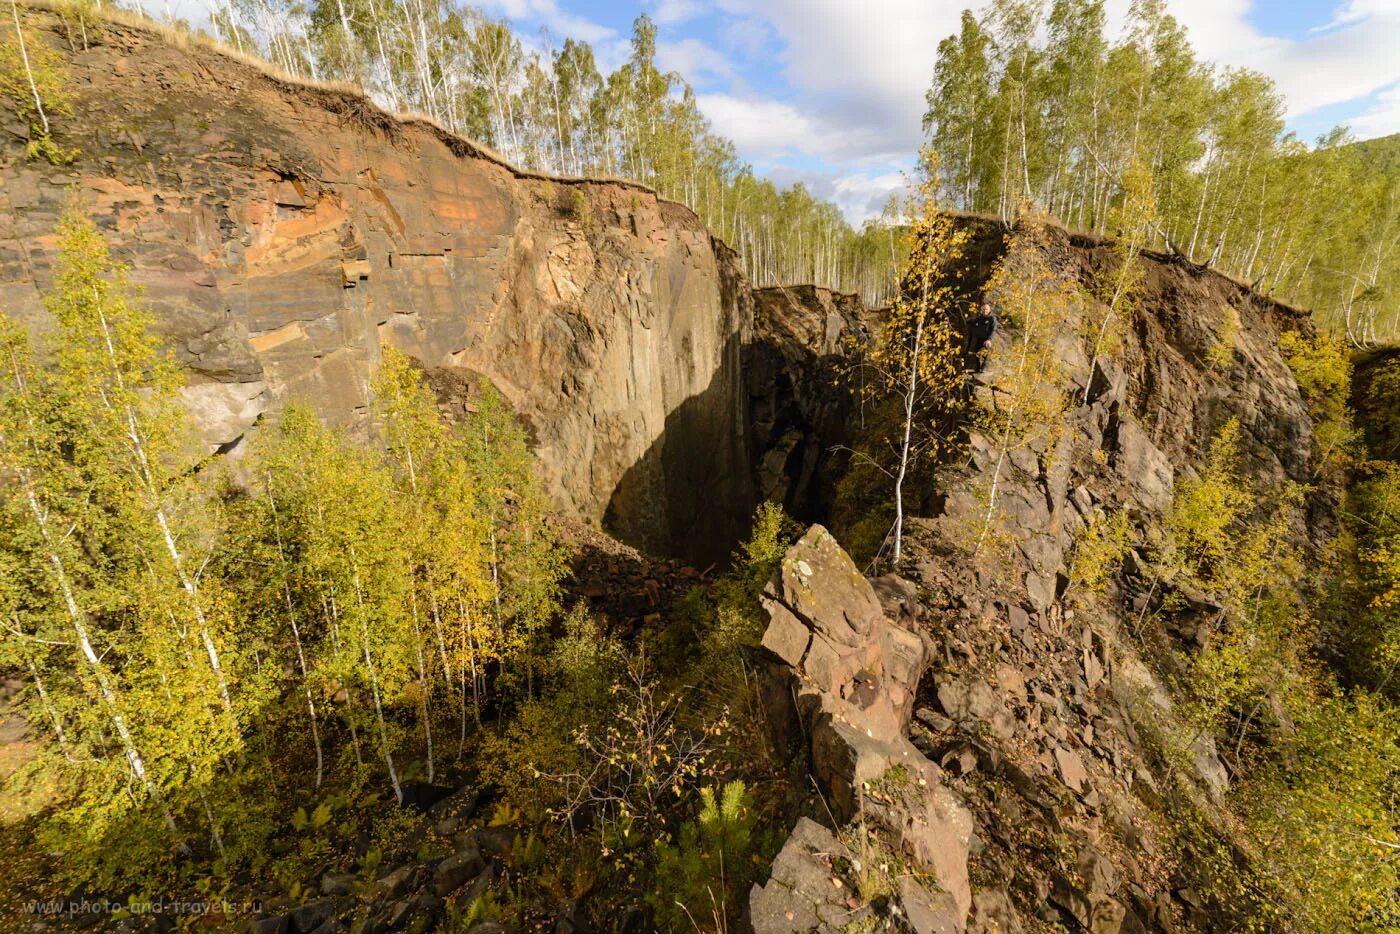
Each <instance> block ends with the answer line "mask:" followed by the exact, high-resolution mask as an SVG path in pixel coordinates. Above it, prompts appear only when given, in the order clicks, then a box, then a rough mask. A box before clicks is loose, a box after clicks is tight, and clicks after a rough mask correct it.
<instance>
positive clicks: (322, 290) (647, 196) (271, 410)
mask: <svg viewBox="0 0 1400 934" xmlns="http://www.w3.org/2000/svg"><path fill="white" fill-rule="evenodd" d="M24 15H25V17H26V19H28V20H29V22H30V23H31V24H32V25H33V26H35V27H36V28H37V35H38V36H39V37H40V38H41V40H42V41H44V42H47V43H48V44H49V45H51V46H53V47H55V48H57V49H59V50H60V51H61V52H62V59H63V62H64V65H65V67H66V68H67V70H68V73H69V81H68V88H69V90H70V91H71V92H72V95H73V114H72V116H69V117H65V118H63V119H62V120H60V121H57V123H56V126H57V132H58V134H59V137H60V140H61V142H62V144H63V145H64V146H66V147H75V148H76V149H77V151H78V156H77V159H76V161H75V162H74V163H73V164H72V165H69V166H64V167H54V166H51V165H49V164H47V163H45V162H35V161H30V160H27V159H26V158H25V155H24V142H23V140H22V139H20V138H18V137H16V136H14V135H11V134H0V137H3V138H2V139H0V307H3V308H4V309H5V310H6V311H7V313H10V314H14V315H18V316H20V317H21V318H27V319H29V320H37V318H38V315H37V309H38V304H39V293H40V292H41V291H42V290H43V289H45V288H46V287H48V285H49V283H50V281H51V270H52V264H53V260H54V255H55V246H56V244H55V239H54V229H55V224H56V221H57V219H58V217H59V215H60V213H61V212H62V211H63V209H64V206H65V205H66V204H67V203H68V201H69V200H70V199H73V198H76V199H77V200H78V201H79V202H80V203H82V204H83V205H84V206H85V207H86V209H87V210H88V211H89V212H90V213H91V214H92V216H93V217H94V218H95V219H96V220H97V222H98V224H99V225H100V226H101V228H102V229H103V232H104V233H105V234H106V236H107V237H108V240H109V242H110V243H111V246H112V248H113V251H114V253H115V254H116V256H117V257H118V258H119V259H120V260H121V261H123V262H125V263H128V264H130V266H131V267H132V278H133V280H134V281H135V282H136V283H137V284H139V285H140V286H141V287H142V288H143V289H144V290H145V294H146V299H147V301H148V302H149V304H150V306H151V308H152V309H153V310H154V312H155V314H156V317H157V319H158V324H159V327H160V330H161V331H162V332H163V334H164V335H165V336H166V337H168V338H169V339H170V341H171V342H172V344H173V345H174V347H175V350H176V353H177V354H178V356H179V358H180V360H181V362H182V363H183V364H184V365H185V366H186V367H187V368H188V370H189V373H190V385H189V388H188V390H187V395H188V397H189V400H190V406H191V409H192V410H193V411H194V412H195V413H196V416H197V418H198V422H199V425H200V427H201V429H202V430H203V432H204V435H205V440H206V442H207V443H208V445H209V447H210V449H211V450H214V449H224V450H228V449H232V448H234V447H236V445H237V444H238V442H239V440H240V439H241V438H243V437H244V436H245V435H246V433H247V432H248V431H249V430H250V428H251V427H252V426H253V425H254V424H255V423H256V422H257V420H258V419H259V418H260V417H261V416H263V415H267V414H275V412H276V411H277V409H278V408H279V407H280V406H281V405H283V404H284V403H286V402H287V401H289V400H293V399H300V400H305V401H308V402H310V403H312V404H313V405H315V407H316V408H317V409H318V410H319V411H320V412H321V413H322V414H323V415H325V416H327V417H328V418H331V419H333V420H335V421H338V422H342V423H349V424H362V423H363V421H364V419H365V416H366V414H367V406H368V403H369V398H368V385H367V384H368V379H369V376H370V373H371V371H372V368H373V366H374V364H375V361H376V360H377V359H378V357H379V354H380V351H381V348H382V347H384V346H386V345H393V346H396V347H399V348H402V349H403V350H405V351H406V352H408V353H409V354H411V355H412V356H413V357H415V358H417V359H418V360H419V361H421V362H422V364H423V365H424V366H425V367H428V368H430V369H431V368H440V367H451V368H456V369H460V370H463V371H465V372H469V373H472V374H480V375H484V376H486V377H489V378H490V379H491V380H492V381H493V382H494V383H495V384H496V386H497V387H498V388H500V390H501V391H502V392H503V393H504V395H505V396H506V398H507V399H508V400H509V401H510V403H511V404H512V406H514V408H515V409H516V411H517V412H518V413H519V414H520V416H521V417H522V418H523V419H524V420H525V421H526V422H527V423H528V425H529V427H530V429H531V432H532V435H533V439H534V442H535V447H536V450H537V452H538V454H539V457H540V463H541V466H542V469H543V471H544V475H545V480H546V483H547V485H548V488H549V490H550V491H551V493H552V494H553V496H554V499H555V500H556V502H557V504H558V506H559V507H560V509H561V510H562V511H564V512H565V513H567V514H570V515H574V516H577V517H580V518H583V519H586V520H590V521H594V522H598V521H600V520H602V519H604V517H605V516H606V518H607V520H608V524H609V525H610V527H611V528H612V529H613V530H614V531H615V532H616V533H617V534H619V535H620V536H621V537H622V538H624V539H625V540H627V541H628V542H630V543H632V544H635V545H638V546H642V547H645V548H648V549H650V550H653V551H657V552H662V553H678V554H684V555H687V556H689V557H693V558H697V559H698V558H706V557H713V556H714V555H717V554H723V553H725V552H727V549H728V547H729V545H730V543H731V542H732V541H733V540H734V538H735V537H736V535H737V533H738V532H739V531H740V528H739V525H736V524H735V523H736V522H737V523H739V524H740V525H742V524H743V523H744V522H745V521H746V518H747V513H748V512H749V510H750V509H751V508H752V503H753V494H752V489H751V479H750V469H749V456H748V452H747V449H746V444H747V438H746V436H745V433H744V430H743V423H744V420H743V417H742V413H743V411H744V406H745V404H746V394H747V391H748V390H747V388H746V386H745V384H744V382H743V379H742V374H741V363H742V349H743V347H744V345H745V344H746V343H747V342H748V337H749V330H750V327H751V321H752V300H751V298H750V295H749V288H748V285H747V283H746V281H745V280H744V277H743V275H742V273H741V271H740V268H739V265H738V263H737V261H736V259H735V256H734V254H733V252H732V251H730V250H729V249H728V248H727V247H725V246H724V245H723V244H722V243H720V242H719V241H717V240H715V239H714V238H713V237H712V236H711V235H710V233H709V232H708V231H707V230H706V229H705V228H704V226H703V225H702V224H701V223H700V221H699V220H698V218H697V217H696V216H695V215H694V214H693V213H692V212H691V211H689V210H688V209H686V208H684V207H681V206H680V205H677V204H673V203H669V202H666V201H663V200H661V199H659V198H657V196H656V195H655V194H654V193H653V192H651V191H649V190H647V189H645V188H642V187H640V186H637V185H631V184H625V183H620V182H592V181H564V180H553V179H548V178H544V177H541V176H537V175H531V174H528V173H523V172H519V171H516V170H514V169H512V168H510V167H509V166H507V165H505V164H504V163H502V162H501V161H499V160H498V159H496V158H495V157H493V156H492V155H490V154H489V153H487V152H485V151H483V150H481V149H479V148H478V147H476V146H474V145H473V144H471V143H468V142H466V141H464V140H462V139H459V138H456V137H453V136H450V135H448V134H446V133H444V132H442V131H441V130H439V129H437V128H436V127H434V126H432V125H430V124H428V123H425V122H422V121H416V120H411V119H405V120H399V119H395V118H392V117H389V116H387V115H385V114H383V113H382V112H380V111H379V110H378V109H377V108H375V107H374V106H373V105H372V104H370V103H369V102H368V101H366V100H365V99H364V98H362V97H360V96H359V95H358V94H354V93H351V92H347V91H343V90H339V89H332V88H321V87H309V86H305V85H301V84H296V83H291V82H287V81H283V80H280V79H278V78H275V77H273V76H271V75H269V74H267V73H264V72H261V71H259V70H257V69H256V68H255V67H252V66H250V65H248V64H246V63H243V62H239V61H235V60H233V59H231V58H228V57H226V56H224V55H222V54H220V53H218V52H215V51H213V50H212V49H210V48H208V47H206V46H203V45H201V44H199V43H196V42H190V43H183V44H178V45H177V44H174V43H171V42H169V41H168V40H166V39H165V38H163V37H161V36H160V35H158V34H157V33H155V32H153V31H150V30H147V29H144V28H139V27H135V26H128V25H120V24H117V23H113V22H102V23H100V24H95V25H93V26H92V27H91V28H89V29H88V30H87V41H86V44H85V45H83V44H79V45H78V47H77V48H76V49H75V48H72V47H70V45H69V38H68V35H67V34H66V33H65V32H64V31H63V30H62V29H61V28H60V27H58V25H57V23H58V20H57V18H56V17H54V16H53V15H52V14H50V13H46V12H43V11H38V10H32V11H26V12H25V13H24ZM717 497H722V498H723V499H724V500H725V501H727V502H732V503H734V504H735V505H736V508H735V509H733V510H729V509H725V510H717V509H714V508H712V504H713V502H714V501H715V499H716V498H717Z"/></svg>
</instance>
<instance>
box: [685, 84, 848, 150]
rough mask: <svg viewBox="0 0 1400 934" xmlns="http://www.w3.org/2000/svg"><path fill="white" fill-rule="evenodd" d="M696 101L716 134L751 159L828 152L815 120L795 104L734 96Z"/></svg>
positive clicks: (703, 96)
mask: <svg viewBox="0 0 1400 934" xmlns="http://www.w3.org/2000/svg"><path fill="white" fill-rule="evenodd" d="M695 101H696V103H697V104H698V105H699V107H700V112H701V113H703V114H704V115H705V116H706V117H708V118H709V119H710V123H711V124H712V125H713V126H714V129H715V132H717V133H719V134H720V135H721V136H725V137H728V138H729V139H731V140H733V141H734V145H735V146H736V147H738V149H739V151H740V152H741V153H743V154H744V155H745V156H747V157H749V158H751V159H770V158H775V157H778V156H782V155H784V154H787V153H789V152H792V151H797V152H801V153H820V152H823V151H825V150H826V149H827V146H826V145H825V141H824V140H823V134H822V132H821V130H820V128H819V127H818V126H817V123H816V121H815V120H814V119H813V117H812V116H811V115H810V114H808V113H804V112H803V111H801V110H798V109H797V108H796V107H793V106H792V105H791V104H785V103H783V102H782V101H777V100H772V99H770V98H742V97H735V96H733V95H730V94H699V95H696V98H695Z"/></svg>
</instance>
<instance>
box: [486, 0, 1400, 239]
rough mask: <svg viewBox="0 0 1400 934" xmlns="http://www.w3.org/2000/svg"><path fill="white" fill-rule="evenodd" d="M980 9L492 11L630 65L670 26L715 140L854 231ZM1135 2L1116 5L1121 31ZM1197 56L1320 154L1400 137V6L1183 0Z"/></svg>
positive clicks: (533, 2)
mask: <svg viewBox="0 0 1400 934" xmlns="http://www.w3.org/2000/svg"><path fill="white" fill-rule="evenodd" d="M967 5H968V3H967V2H966V0H633V2H628V3H608V2H605V0H485V6H486V8H487V9H488V11H490V12H492V13H494V14H496V15H503V16H506V17H508V18H509V19H510V20H511V21H512V22H513V23H514V24H515V25H516V27H517V28H518V29H519V30H520V31H521V32H522V33H523V34H526V35H537V34H539V31H540V30H541V29H545V30H548V31H549V33H550V34H551V35H554V36H556V37H562V36H564V35H575V36H579V37H580V38H586V39H588V40H589V41H590V42H592V43H594V45H595V47H596V49H597V52H598V55H599V59H600V61H601V63H602V64H604V65H608V66H613V65H616V64H617V63H619V62H621V61H622V60H623V59H624V58H625V57H626V54H627V49H626V43H627V38H628V35H629V33H630V29H631V22H632V20H633V19H634V18H635V17H636V16H637V15H638V14H639V13H642V12H646V13H648V14H649V15H651V17H652V18H653V19H654V20H655V21H656V22H657V25H658V30H659V32H658V43H659V58H660V60H661V64H662V65H663V67H667V68H671V69H674V70H676V71H678V72H680V73H681V74H683V75H684V76H685V77H686V78H687V79H688V80H689V81H690V83H691V85H692V86H693V87H694V88H695V90H696V92H697V94H698V95H699V101H700V106H701V108H702V110H703V111H704V112H705V114H706V115H707V116H708V117H709V118H710V120H711V122H712V123H713V124H714V126H715V129H716V130H718V131H719V132H720V133H722V134H723V135H725V136H728V137H730V138H731V139H733V140H734V141H735V142H736V144H737V145H738V148H739V152H740V154H741V155H742V156H743V157H744V158H746V159H748V160H749V161H750V162H752V163H753V164H754V165H755V167H756V168H758V170H759V171H760V172H762V173H764V174H766V175H768V176H770V177H773V178H774V179H775V180H778V181H782V182H791V181H795V180H798V179H801V180H803V181H805V182H807V183H808V184H809V185H810V186H811V187H812V188H813V189H814V190H815V191H816V192H817V193H818V194H820V195H822V196H824V197H828V198H832V199H834V200H836V201H837V202H838V203H839V204H840V205H841V206H842V208H843V209H844V210H845V211H846V214H847V216H848V217H849V218H850V219H851V220H853V221H857V222H858V221H860V220H862V219H863V218H865V217H868V216H870V215H871V214H872V213H874V212H875V211H877V210H878V207H879V205H880V204H881V203H882V202H883V201H884V200H885V198H886V197H887V195H888V193H889V192H890V191H891V190H893V189H895V188H897V187H899V186H900V185H901V184H902V175H901V173H902V172H904V171H905V170H906V169H907V167H908V166H909V163H910V158H909V157H910V154H911V153H912V152H913V151H914V150H915V149H916V148H917V146H918V144H919V140H920V125H919V124H920V118H921V117H922V113H923V106H924V104H923V94H924V90H925V89H926V88H927V86H928V81H929V77H930V75H931V73H932V68H933V60H934V54H935V49H936V47H937V44H938V41H939V40H940V39H942V38H943V37H944V36H945V35H948V34H949V33H950V32H952V31H953V30H954V29H955V28H956V26H957V19H958V16H959V14H960V13H961V11H962V9H963V7H964V6H967ZM1127 6H1128V0H1109V10H1110V28H1115V26H1116V24H1120V23H1121V22H1122V18H1123V16H1124V15H1125V14H1126V10H1127ZM1167 6H1168V8H1169V10H1170V11H1171V12H1172V13H1173V14H1174V15H1175V16H1176V17H1177V18H1178V19H1179V20H1180V21H1181V22H1183V23H1184V24H1185V25H1186V27H1187V29H1188V31H1189V33H1190V36H1191V39H1192V42H1193V44H1194V45H1195V46H1196V48H1197V50H1198V51H1199V52H1200V53H1201V54H1202V55H1204V56H1206V57H1208V58H1210V59H1213V60H1215V61H1217V62H1219V63H1221V64H1224V65H1239V66H1247V67H1251V68H1256V69H1259V70H1260V71H1263V72H1264V73H1266V74H1268V75H1270V76H1271V77H1272V78H1274V80H1275V81H1276V82H1277V84H1278V86H1279V88H1280V90H1281V91H1282V92H1283V94H1284V97H1285V100H1286V101H1287V104H1288V111H1289V112H1288V116H1289V127H1290V128H1291V129H1293V130H1294V131H1296V132H1297V133H1298V135H1299V136H1300V137H1303V138H1305V139H1307V140H1309V141H1311V140H1313V139H1315V138H1316V137H1317V136H1318V135H1320V134H1322V133H1324V132H1326V131H1327V130H1328V129H1330V128H1331V127H1332V126H1334V125H1336V124H1338V123H1344V124H1348V125H1350V126H1351V127H1352V128H1353V131H1354V133H1355V135H1356V136H1358V137H1362V138H1366V137H1372V136H1381V135H1385V134H1388V133H1394V132H1400V0H1167Z"/></svg>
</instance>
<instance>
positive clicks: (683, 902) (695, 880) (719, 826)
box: [648, 781, 759, 931]
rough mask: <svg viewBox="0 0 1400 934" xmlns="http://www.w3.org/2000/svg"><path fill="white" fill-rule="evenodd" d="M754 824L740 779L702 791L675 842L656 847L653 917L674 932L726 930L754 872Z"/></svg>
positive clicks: (651, 900) (651, 896)
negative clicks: (696, 812)
mask: <svg viewBox="0 0 1400 934" xmlns="http://www.w3.org/2000/svg"><path fill="white" fill-rule="evenodd" d="M757 836H758V835H757V828H756V827H755V815H754V812H753V809H752V802H751V800H750V796H749V793H748V789H747V788H745V786H744V783H743V782H742V781H732V782H729V783H728V784H727V785H725V786H724V788H723V790H722V791H721V792H720V794H718V795H716V794H715V790H714V789H713V788H702V789H701V790H700V813H699V815H698V816H697V817H696V819H695V820H694V821H690V822H687V823H686V824H685V825H684V826H683V827H682V828H681V832H680V837H679V839H678V840H677V841H676V842H675V843H674V844H671V843H662V844H661V845H660V846H658V847H657V863H656V889H655V891H654V892H653V893H652V894H651V895H650V896H649V897H648V900H649V901H650V903H651V905H652V907H653V909H654V910H655V911H656V918H657V921H658V922H659V923H660V924H661V925H662V926H663V927H665V928H667V929H669V930H675V931H683V930H694V929H696V928H699V929H700V930H705V931H727V930H729V920H730V919H731V918H732V917H733V916H734V915H735V914H737V912H738V910H739V909H740V908H741V906H742V904H743V898H744V896H745V895H747V893H748V890H749V886H750V885H751V884H752V883H753V881H754V879H755V878H756V876H757V871H758V868H759V866H758V861H757V860H756V859H755V850H756V848H757V842H758V841H757Z"/></svg>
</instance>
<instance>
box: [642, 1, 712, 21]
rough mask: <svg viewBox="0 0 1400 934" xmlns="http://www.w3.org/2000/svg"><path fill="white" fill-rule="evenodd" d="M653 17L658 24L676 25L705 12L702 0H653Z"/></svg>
mask: <svg viewBox="0 0 1400 934" xmlns="http://www.w3.org/2000/svg"><path fill="white" fill-rule="evenodd" d="M652 7H653V12H652V14H651V15H652V19H654V20H656V23H657V25H658V26H674V25H676V24H678V23H683V22H685V21H686V20H689V19H694V18H695V17H697V16H699V15H700V14H701V13H703V12H705V4H704V3H702V2H701V0H652Z"/></svg>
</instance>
